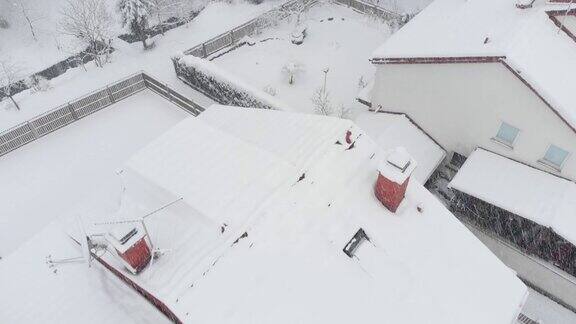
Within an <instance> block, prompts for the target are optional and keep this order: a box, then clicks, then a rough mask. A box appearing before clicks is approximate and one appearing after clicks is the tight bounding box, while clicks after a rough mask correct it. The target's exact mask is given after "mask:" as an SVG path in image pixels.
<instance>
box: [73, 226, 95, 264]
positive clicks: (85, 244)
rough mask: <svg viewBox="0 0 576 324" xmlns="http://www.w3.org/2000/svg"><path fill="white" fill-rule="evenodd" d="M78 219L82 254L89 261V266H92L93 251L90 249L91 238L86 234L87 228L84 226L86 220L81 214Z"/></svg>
mask: <svg viewBox="0 0 576 324" xmlns="http://www.w3.org/2000/svg"><path fill="white" fill-rule="evenodd" d="M76 220H77V221H78V226H79V228H80V245H81V247H82V256H83V257H84V260H86V261H87V264H88V268H90V266H91V262H92V251H90V247H91V244H90V238H88V235H86V229H85V228H84V222H82V218H81V217H80V215H78V216H77V218H76Z"/></svg>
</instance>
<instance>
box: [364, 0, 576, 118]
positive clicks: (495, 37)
mask: <svg viewBox="0 0 576 324" xmlns="http://www.w3.org/2000/svg"><path fill="white" fill-rule="evenodd" d="M516 3H517V1H515V0H435V1H434V2H433V3H432V4H430V5H429V6H428V7H427V8H426V9H424V10H423V11H422V12H421V13H420V14H418V15H417V16H416V17H415V18H414V19H412V20H411V21H410V22H409V23H408V24H406V25H405V26H404V27H402V28H401V29H400V30H399V31H398V32H396V33H395V34H394V35H392V37H390V39H388V40H387V41H386V43H384V44H383V45H382V46H381V47H380V48H378V49H377V50H376V51H375V52H374V54H373V57H375V58H415V57H469V56H505V59H504V60H505V62H506V63H507V64H509V65H510V66H512V68H514V69H515V70H517V71H518V73H519V74H520V75H521V76H522V77H523V78H524V79H526V80H527V81H528V82H529V83H530V84H531V85H532V86H533V87H534V88H535V89H536V90H537V91H538V92H539V93H540V94H541V95H542V96H543V97H544V98H545V99H546V100H547V101H548V102H549V103H550V104H551V105H552V106H553V107H554V108H555V109H556V110H557V111H558V112H559V113H560V114H561V115H562V117H564V118H565V119H566V120H567V121H568V122H569V123H570V124H571V125H572V126H573V127H576V107H575V103H576V91H574V87H573V85H574V84H576V42H574V41H573V40H572V39H571V38H570V37H569V36H568V35H566V34H565V33H564V32H562V31H560V30H559V28H558V27H557V26H556V25H555V24H554V23H553V21H552V20H551V19H550V18H549V17H548V14H547V13H546V12H547V11H554V10H565V9H567V8H568V4H551V3H548V2H546V1H545V0H536V1H535V2H534V4H533V7H532V8H528V9H518V8H516V7H515V5H516ZM573 9H576V8H574V6H573ZM572 22H573V20H572V18H571V19H568V20H567V21H566V24H567V25H569V24H570V23H572ZM574 29H576V28H574ZM486 38H488V40H487V42H486V43H485V40H486Z"/></svg>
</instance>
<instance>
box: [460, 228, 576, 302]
mask: <svg viewBox="0 0 576 324" xmlns="http://www.w3.org/2000/svg"><path fill="white" fill-rule="evenodd" d="M464 225H466V226H467V227H468V228H469V229H470V231H472V233H474V235H476V237H478V238H479V239H480V241H482V243H484V244H485V245H486V246H487V247H488V248H489V249H490V250H491V251H492V252H493V253H494V254H495V255H496V256H497V257H498V258H499V259H500V260H502V262H504V263H505V264H506V265H507V266H509V267H510V268H512V269H513V270H514V271H516V273H517V274H518V276H519V277H520V278H522V279H524V280H526V281H528V282H529V283H531V284H532V285H534V286H535V287H536V288H538V289H540V290H542V291H544V292H546V293H547V294H549V295H551V296H553V297H555V298H556V299H557V300H558V301H560V302H562V303H564V304H566V305H568V306H570V307H571V308H572V309H573V310H574V309H576V278H574V277H572V276H570V275H569V274H567V273H565V272H563V271H562V270H560V269H558V268H556V267H554V266H552V265H550V264H548V263H546V262H544V261H542V260H540V259H537V258H534V257H531V256H528V255H525V254H524V253H522V252H521V251H520V250H518V249H517V248H515V247H513V246H512V245H510V244H509V243H507V242H504V241H502V240H500V239H498V238H496V237H494V236H491V235H488V234H486V233H485V232H483V231H480V230H479V229H477V228H476V227H474V226H472V225H470V224H466V223H464Z"/></svg>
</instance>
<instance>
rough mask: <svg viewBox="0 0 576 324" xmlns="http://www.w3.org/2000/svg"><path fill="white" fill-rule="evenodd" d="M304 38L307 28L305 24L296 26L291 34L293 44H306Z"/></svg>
mask: <svg viewBox="0 0 576 324" xmlns="http://www.w3.org/2000/svg"><path fill="white" fill-rule="evenodd" d="M304 38H306V26H305V25H303V24H301V25H298V26H296V28H294V30H293V31H292V34H290V39H291V41H292V44H296V45H300V44H302V43H304Z"/></svg>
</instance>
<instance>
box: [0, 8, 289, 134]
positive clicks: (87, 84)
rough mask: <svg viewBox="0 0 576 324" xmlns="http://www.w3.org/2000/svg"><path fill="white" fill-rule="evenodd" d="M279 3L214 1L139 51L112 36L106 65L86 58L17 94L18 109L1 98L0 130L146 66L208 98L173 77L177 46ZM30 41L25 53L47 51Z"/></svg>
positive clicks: (8, 50)
mask: <svg viewBox="0 0 576 324" xmlns="http://www.w3.org/2000/svg"><path fill="white" fill-rule="evenodd" d="M110 1H111V0H110ZM36 2H39V3H45V4H46V5H48V4H51V3H52V1H36ZM0 3H1V2H0ZM282 3H283V1H282V0H272V1H266V2H264V3H262V4H260V5H254V4H250V3H247V2H244V1H242V0H236V1H232V2H230V3H227V2H212V3H210V4H209V5H208V6H207V7H206V8H205V9H204V10H203V11H202V12H201V13H200V14H199V15H198V16H197V17H196V18H194V20H193V21H192V22H190V23H189V24H188V25H187V26H181V27H178V28H175V29H173V30H170V31H168V32H167V33H166V35H165V36H161V35H159V36H156V37H155V38H154V40H155V42H156V47H155V48H154V49H152V50H149V51H143V50H142V44H140V43H133V44H128V43H126V42H124V41H122V40H120V39H118V38H115V39H114V41H113V43H112V46H113V47H114V48H115V49H116V51H115V52H114V54H113V55H112V63H110V64H107V65H105V66H104V68H103V69H100V68H96V67H94V66H93V64H88V69H89V70H88V72H85V71H84V70H83V69H82V67H78V68H75V69H71V70H68V71H67V72H66V73H65V74H63V75H61V76H59V77H57V78H55V79H53V80H51V81H50V83H51V86H52V89H50V90H48V91H46V92H36V93H33V94H32V93H31V92H30V91H28V90H27V91H23V92H22V93H19V94H17V95H16V96H15V99H16V100H17V101H18V102H19V104H20V106H21V108H22V110H21V111H17V110H16V109H15V108H14V107H13V105H12V104H11V103H10V102H9V100H3V101H0V131H2V130H5V129H8V128H10V127H12V126H14V125H16V124H19V123H21V122H23V121H26V120H28V119H30V118H32V117H34V116H36V115H39V114H41V113H43V112H45V111H47V110H50V109H52V108H55V107H56V106H59V105H61V104H63V103H66V102H67V101H70V100H73V99H75V98H77V97H80V96H82V95H84V94H86V93H88V92H90V91H93V90H95V89H97V88H100V87H103V86H105V85H107V84H109V83H111V82H114V81H116V80H118V79H121V78H123V77H125V76H127V75H130V74H132V73H135V72H137V71H140V70H145V71H146V72H148V73H150V74H151V75H152V76H154V77H156V78H158V79H160V80H161V81H162V82H166V83H168V84H169V85H170V86H171V87H173V88H175V89H176V90H178V91H180V92H182V93H183V94H184V95H186V96H189V97H192V98H194V99H196V100H206V98H205V97H203V96H202V95H200V94H198V93H197V92H195V91H194V90H192V89H191V88H190V87H188V86H187V85H185V84H184V83H183V82H182V81H180V80H178V79H177V78H176V74H175V73H174V68H173V66H172V61H171V60H170V58H171V57H172V56H173V55H174V54H175V53H177V52H180V51H183V50H186V49H188V48H191V47H193V46H195V45H197V44H199V43H202V42H204V41H206V40H208V39H210V38H212V37H214V36H216V35H218V34H220V33H223V32H225V31H227V30H229V29H231V28H233V27H236V26H238V25H241V24H242V23H244V22H246V21H248V20H250V19H252V18H254V17H256V16H258V15H260V14H262V13H263V12H266V11H268V10H270V9H272V8H274V7H276V6H278V5H280V4H282ZM51 23H52V24H56V23H57V21H54V20H51ZM8 31H10V29H9V30H8ZM4 32H6V31H4ZM3 35H4V34H1V35H0V39H2V42H3V41H4V38H3ZM32 45H34V44H32ZM32 45H30V44H29V45H26V44H21V46H26V48H27V49H26V51H28V52H29V53H28V55H29V56H26V57H38V56H39V55H38V53H42V55H45V54H44V53H47V50H39V49H37V48H36V47H34V46H32ZM0 47H2V49H3V50H2V51H1V52H0V57H5V56H15V55H18V54H17V53H18V52H19V51H20V50H21V49H20V47H17V46H15V47H5V46H3V44H0ZM12 51H14V52H12ZM46 55H48V54H46ZM50 55H51V54H50Z"/></svg>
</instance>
